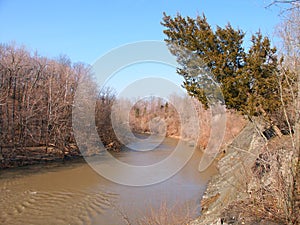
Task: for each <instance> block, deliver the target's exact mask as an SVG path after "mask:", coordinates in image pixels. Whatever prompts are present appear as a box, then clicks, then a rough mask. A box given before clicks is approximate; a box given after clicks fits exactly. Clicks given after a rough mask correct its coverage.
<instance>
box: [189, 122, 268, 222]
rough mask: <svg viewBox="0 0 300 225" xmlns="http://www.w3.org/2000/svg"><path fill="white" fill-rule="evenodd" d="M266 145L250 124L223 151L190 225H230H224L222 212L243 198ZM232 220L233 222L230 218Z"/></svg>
mask: <svg viewBox="0 0 300 225" xmlns="http://www.w3.org/2000/svg"><path fill="white" fill-rule="evenodd" d="M264 145H265V142H264V140H263V138H262V137H261V135H260V134H259V132H257V130H256V128H255V126H254V125H253V124H252V123H249V124H248V125H247V126H246V127H245V128H244V129H243V130H242V132H241V133H240V134H239V135H238V136H237V137H236V138H235V139H234V141H233V142H232V143H231V144H230V145H228V146H227V147H226V148H225V149H224V150H223V151H222V154H223V156H222V158H221V159H220V160H219V162H218V170H219V173H218V175H216V176H214V177H213V178H212V179H211V181H210V182H209V184H208V186H207V190H206V192H205V194H204V196H203V199H202V201H201V206H202V215H201V217H200V218H198V219H197V220H195V221H193V222H191V223H190V224H191V225H204V224H207V225H208V224H209V225H212V224H226V223H227V224H230V223H231V224H232V221H231V222H230V221H223V219H222V217H221V213H222V210H223V209H225V208H226V207H227V206H228V205H229V204H230V203H231V202H233V201H236V200H241V199H243V197H246V196H247V195H248V194H247V187H248V184H249V182H250V180H251V177H249V170H251V167H252V166H253V165H254V164H255V161H256V159H257V158H258V154H259V150H260V149H261V148H262V147H263V146H264ZM231 220H233V221H234V220H235V218H234V217H233V218H231Z"/></svg>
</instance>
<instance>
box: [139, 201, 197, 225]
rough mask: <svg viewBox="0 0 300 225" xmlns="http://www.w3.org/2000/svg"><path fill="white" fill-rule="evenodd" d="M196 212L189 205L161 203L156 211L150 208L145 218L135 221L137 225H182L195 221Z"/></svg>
mask: <svg viewBox="0 0 300 225" xmlns="http://www.w3.org/2000/svg"><path fill="white" fill-rule="evenodd" d="M196 216H198V215H197V210H196V209H193V208H191V206H190V205H188V204H186V205H184V206H182V205H179V204H175V205H168V204H167V202H166V201H163V202H162V203H161V205H160V207H159V208H158V209H154V208H150V209H149V212H148V213H147V214H146V216H144V217H142V218H140V219H139V220H138V221H137V224H139V225H184V224H188V222H189V221H191V220H193V219H195V217H196Z"/></svg>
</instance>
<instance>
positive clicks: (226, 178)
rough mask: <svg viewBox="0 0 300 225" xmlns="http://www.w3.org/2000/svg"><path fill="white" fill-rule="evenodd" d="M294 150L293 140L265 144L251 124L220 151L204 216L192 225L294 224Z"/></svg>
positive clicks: (297, 201)
mask: <svg viewBox="0 0 300 225" xmlns="http://www.w3.org/2000/svg"><path fill="white" fill-rule="evenodd" d="M291 149H292V146H291V139H290V137H289V136H283V137H282V138H278V137H275V138H274V139H272V140H270V141H267V142H266V141H265V140H264V138H263V137H262V136H261V135H260V134H259V132H258V131H257V130H256V127H255V126H254V125H253V124H252V123H249V124H248V125H247V126H246V127H245V128H244V130H243V131H242V132H241V133H240V134H239V135H238V137H237V138H235V139H234V141H233V142H232V143H231V144H230V145H229V146H227V147H226V148H224V150H223V151H222V156H221V157H220V160H219V162H218V165H217V167H218V170H219V173H218V174H217V175H216V176H214V177H213V178H212V179H211V180H210V182H209V183H208V186H207V189H206V191H205V194H204V195H203V198H202V200H201V207H202V214H201V216H200V217H199V218H198V219H197V220H195V221H193V222H191V223H190V225H214V224H215V225H219V224H261V225H275V224H295V223H293V222H292V223H290V222H291V221H290V220H291V213H292V212H293V210H297V211H298V212H299V206H300V198H299V196H300V188H299V186H298V193H296V194H295V193H294V194H293V195H291V193H289V189H288V187H290V183H291V180H290V179H291V176H290V171H291V166H290V162H291V160H292V153H291V152H292V151H291ZM292 198H296V199H294V200H293V203H292V202H291V199H292ZM297 198H298V199H297ZM291 203H292V204H291ZM290 205H291V206H290ZM291 207H293V208H291ZM296 215H299V213H298V214H297V213H296ZM298 217H299V216H298ZM299 219H300V218H296V219H294V220H295V221H300V220H299ZM296 224H298V223H296Z"/></svg>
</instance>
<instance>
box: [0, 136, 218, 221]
mask: <svg viewBox="0 0 300 225" xmlns="http://www.w3.org/2000/svg"><path fill="white" fill-rule="evenodd" d="M177 142H178V140H176V139H171V138H166V139H165V141H164V142H163V143H162V144H161V145H159V147H158V148H157V149H155V151H148V152H136V151H130V150H128V149H125V151H123V152H120V153H115V154H114V157H116V158H118V159H119V160H121V161H124V162H128V163H133V164H136V165H147V164H152V163H154V162H157V161H160V160H162V159H164V158H165V157H167V156H168V155H169V154H170V153H171V152H172V150H173V149H174V146H176V144H177ZM200 158H201V152H200V151H199V150H195V152H194V154H193V156H192V158H191V159H190V160H189V162H188V163H187V165H186V166H185V167H184V168H183V169H182V170H180V171H179V172H178V173H177V174H176V175H174V176H173V177H171V178H170V179H168V180H166V181H164V182H161V183H159V184H155V185H150V186H146V187H130V186H124V185H119V184H116V183H113V182H111V181H109V180H107V179H105V178H103V177H102V176H100V175H99V174H98V173H96V172H95V171H94V170H93V169H92V168H91V167H90V166H89V165H88V164H87V163H86V162H85V161H84V160H79V161H77V162H75V161H73V162H68V163H66V164H61V163H55V164H53V163H52V164H49V165H36V166H30V167H24V168H17V169H11V170H3V171H0V224H4V225H10V224H11V225H18V224H20V225H21V224H22V225H23V224H33V225H35V224H43V225H46V224H53V225H54V224H55V225H59V224H104V225H110V224H111V225H117V224H127V223H126V221H125V220H124V218H125V217H127V220H129V222H130V223H131V224H135V223H136V221H138V220H139V219H140V218H142V217H145V216H147V215H149V214H150V211H151V209H154V210H159V208H160V207H161V205H162V204H166V205H167V207H170V208H174V206H175V205H176V207H177V208H178V207H181V206H182V213H183V214H184V213H185V212H184V210H187V209H188V210H192V211H193V212H194V215H195V216H197V215H199V214H200V200H201V196H202V195H203V193H204V191H205V187H206V184H207V182H208V180H209V179H210V178H211V176H212V175H213V174H214V173H216V170H215V168H214V167H213V166H212V167H210V168H209V169H208V170H206V171H205V172H204V173H199V172H198V170H197V167H198V163H199V160H200ZM153 176H155V174H153Z"/></svg>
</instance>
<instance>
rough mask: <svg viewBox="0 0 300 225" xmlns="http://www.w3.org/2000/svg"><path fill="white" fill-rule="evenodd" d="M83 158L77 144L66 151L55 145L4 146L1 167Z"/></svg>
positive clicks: (0, 159)
mask: <svg viewBox="0 0 300 225" xmlns="http://www.w3.org/2000/svg"><path fill="white" fill-rule="evenodd" d="M79 158H82V156H81V153H80V151H79V150H78V148H77V146H76V145H74V144H72V145H70V147H69V148H68V150H66V151H62V150H60V149H58V148H55V147H53V146H52V147H45V146H38V147H24V148H22V149H21V148H16V149H14V148H2V152H1V154H0V169H8V168H16V167H22V166H28V165H35V164H45V163H52V162H65V161H69V160H74V159H79Z"/></svg>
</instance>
